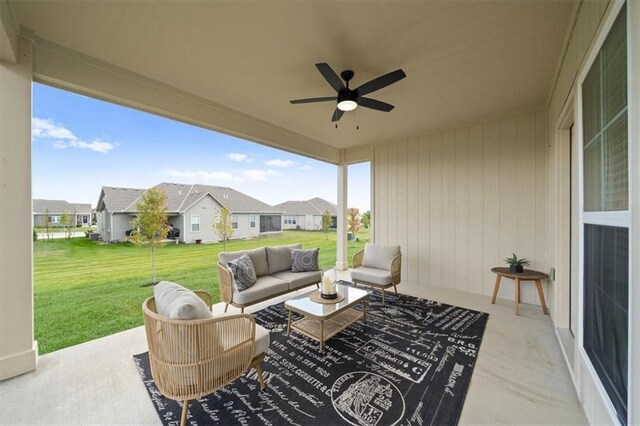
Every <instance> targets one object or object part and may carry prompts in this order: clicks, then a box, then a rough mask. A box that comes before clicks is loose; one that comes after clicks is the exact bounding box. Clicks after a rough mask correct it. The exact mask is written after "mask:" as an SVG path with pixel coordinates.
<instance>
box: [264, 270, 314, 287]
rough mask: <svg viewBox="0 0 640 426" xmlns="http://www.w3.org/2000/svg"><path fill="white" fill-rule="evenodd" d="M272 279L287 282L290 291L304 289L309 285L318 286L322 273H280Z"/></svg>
mask: <svg viewBox="0 0 640 426" xmlns="http://www.w3.org/2000/svg"><path fill="white" fill-rule="evenodd" d="M273 276H274V277H276V278H278V279H281V280H284V281H287V282H288V283H289V289H290V290H296V289H298V288H301V287H306V286H308V285H311V284H318V283H319V282H320V281H322V272H320V271H309V272H293V271H282V272H278V273H277V274H274V275H273Z"/></svg>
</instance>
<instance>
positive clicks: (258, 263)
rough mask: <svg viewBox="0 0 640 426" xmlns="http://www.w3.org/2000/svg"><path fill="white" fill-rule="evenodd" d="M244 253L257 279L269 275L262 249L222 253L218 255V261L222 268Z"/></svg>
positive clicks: (265, 256) (264, 253)
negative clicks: (249, 259) (248, 258)
mask: <svg viewBox="0 0 640 426" xmlns="http://www.w3.org/2000/svg"><path fill="white" fill-rule="evenodd" d="M245 253H246V254H248V255H249V257H250V258H251V262H252V263H253V269H255V271H256V276H258V277H259V276H261V275H268V274H269V267H268V265H267V252H266V250H265V249H264V247H260V248H257V249H252V250H242V251H227V252H222V253H220V254H219V255H218V261H219V262H220V263H221V264H223V265H224V266H227V263H228V262H231V261H232V260H236V259H237V258H239V257H240V256H242V255H243V254H245Z"/></svg>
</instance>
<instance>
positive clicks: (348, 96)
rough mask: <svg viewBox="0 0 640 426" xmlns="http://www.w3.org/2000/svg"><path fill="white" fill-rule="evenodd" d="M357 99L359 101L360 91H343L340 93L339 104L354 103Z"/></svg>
mask: <svg viewBox="0 0 640 426" xmlns="http://www.w3.org/2000/svg"><path fill="white" fill-rule="evenodd" d="M356 99H358V91H357V90H349V89H343V90H341V91H340V92H338V103H340V102H342V101H353V102H356Z"/></svg>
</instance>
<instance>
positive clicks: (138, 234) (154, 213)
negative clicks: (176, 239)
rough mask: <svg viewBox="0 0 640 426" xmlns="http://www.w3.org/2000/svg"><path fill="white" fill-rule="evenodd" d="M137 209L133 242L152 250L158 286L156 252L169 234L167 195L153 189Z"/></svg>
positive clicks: (153, 276) (146, 193) (152, 262)
mask: <svg viewBox="0 0 640 426" xmlns="http://www.w3.org/2000/svg"><path fill="white" fill-rule="evenodd" d="M136 208H137V209H138V217H137V218H135V219H134V220H133V222H132V225H133V228H134V229H135V232H132V235H131V240H132V241H133V243H134V244H135V245H136V246H138V247H140V246H143V245H145V244H148V245H149V247H150V248H151V276H152V280H153V281H152V284H156V283H157V281H156V259H155V250H156V248H158V247H162V246H163V245H164V243H163V242H162V240H164V239H165V238H167V234H168V233H169V225H167V220H168V218H167V194H166V193H165V192H164V191H163V190H161V189H154V188H152V189H150V190H148V191H147V192H145V193H144V195H143V196H142V202H141V203H139V204H138V205H137V206H136Z"/></svg>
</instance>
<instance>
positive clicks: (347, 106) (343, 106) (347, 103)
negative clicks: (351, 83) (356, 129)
mask: <svg viewBox="0 0 640 426" xmlns="http://www.w3.org/2000/svg"><path fill="white" fill-rule="evenodd" d="M357 106H358V104H357V103H356V102H355V101H351V100H348V99H347V100H344V101H340V102H338V109H339V110H340V111H353V110H354V109H356V107H357Z"/></svg>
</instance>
